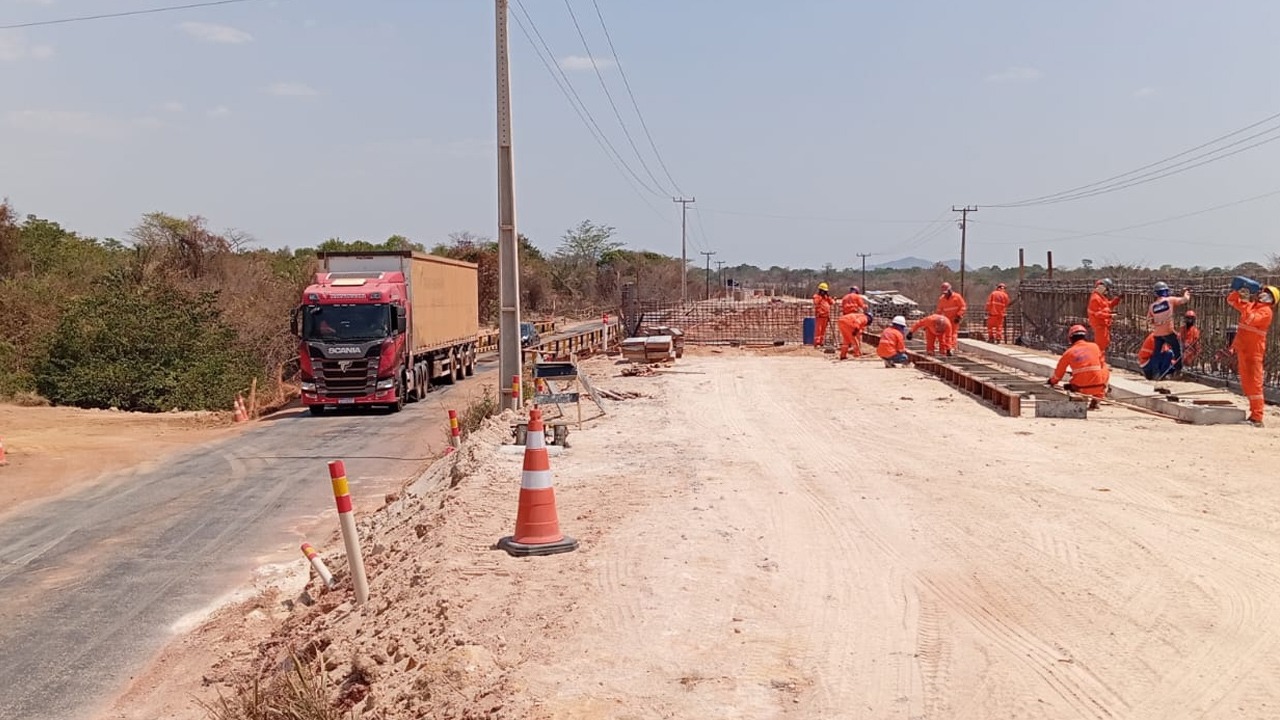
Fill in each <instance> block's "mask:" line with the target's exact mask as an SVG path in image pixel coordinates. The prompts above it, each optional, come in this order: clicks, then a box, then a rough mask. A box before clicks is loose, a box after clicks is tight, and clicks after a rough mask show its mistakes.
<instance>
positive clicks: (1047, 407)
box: [1036, 399, 1089, 420]
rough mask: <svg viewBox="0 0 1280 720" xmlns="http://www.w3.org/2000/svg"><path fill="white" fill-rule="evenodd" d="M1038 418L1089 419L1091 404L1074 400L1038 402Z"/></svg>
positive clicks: (1038, 400)
mask: <svg viewBox="0 0 1280 720" xmlns="http://www.w3.org/2000/svg"><path fill="white" fill-rule="evenodd" d="M1036 417H1047V418H1073V419H1074V418H1079V419H1080V420H1084V419H1086V418H1088V417H1089V403H1088V402H1075V401H1072V400H1040V399H1037V400H1036Z"/></svg>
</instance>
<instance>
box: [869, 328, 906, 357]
mask: <svg viewBox="0 0 1280 720" xmlns="http://www.w3.org/2000/svg"><path fill="white" fill-rule="evenodd" d="M906 352H907V339H906V338H905V337H903V335H902V331H901V330H899V329H898V328H896V327H893V326H890V327H887V328H885V329H884V332H882V333H880V344H879V345H877V346H876V355H879V356H880V357H881V358H883V359H885V360H888V359H889V358H892V357H894V356H896V355H901V354H904V353H906Z"/></svg>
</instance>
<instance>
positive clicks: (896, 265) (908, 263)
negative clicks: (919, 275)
mask: <svg viewBox="0 0 1280 720" xmlns="http://www.w3.org/2000/svg"><path fill="white" fill-rule="evenodd" d="M934 262H935V261H933V260H925V259H924V258H918V257H914V256H913V257H904V258H899V259H898V260H891V261H889V262H883V263H876V264H875V265H868V266H867V269H868V270H910V269H911V268H926V269H927V268H931V267H933V265H934ZM942 264H943V265H946V266H947V267H949V268H951V269H952V270H953V271H954V270H959V269H960V260H959V259H953V260H943V261H942ZM967 269H969V270H972V269H973V267H969V268H967Z"/></svg>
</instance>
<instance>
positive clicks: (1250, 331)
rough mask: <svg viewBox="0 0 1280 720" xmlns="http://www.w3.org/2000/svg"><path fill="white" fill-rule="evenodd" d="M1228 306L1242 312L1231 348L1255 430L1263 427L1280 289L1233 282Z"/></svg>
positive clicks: (1241, 279) (1252, 282)
mask: <svg viewBox="0 0 1280 720" xmlns="http://www.w3.org/2000/svg"><path fill="white" fill-rule="evenodd" d="M1242 290H1249V291H1252V292H1254V293H1256V295H1254V298H1253V300H1252V301H1249V300H1246V299H1245V298H1246V297H1248V296H1247V295H1245V294H1244V293H1242V292H1241V291H1242ZM1227 303H1228V304H1230V305H1231V307H1233V308H1235V309H1236V310H1237V311H1239V312H1240V323H1239V325H1238V327H1237V328H1236V339H1235V342H1233V343H1232V344H1231V347H1232V349H1233V350H1235V354H1236V362H1237V363H1238V364H1239V367H1240V389H1241V390H1243V391H1244V396H1245V397H1247V398H1249V417H1248V420H1249V422H1250V423H1251V424H1252V425H1253V426H1254V427H1262V408H1263V406H1264V405H1265V404H1266V398H1265V397H1264V396H1263V394H1262V377H1263V375H1262V356H1263V355H1264V354H1266V351H1267V330H1268V329H1269V328H1270V327H1271V319H1272V317H1273V315H1274V314H1275V307H1276V305H1277V304H1280V289H1278V288H1276V287H1274V286H1272V285H1267V286H1265V287H1264V286H1263V285H1262V284H1261V283H1259V282H1258V281H1256V280H1251V279H1249V278H1246V277H1236V278H1235V279H1233V280H1232V281H1231V293H1230V294H1229V295H1227Z"/></svg>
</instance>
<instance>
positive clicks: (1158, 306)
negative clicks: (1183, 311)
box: [1147, 282, 1191, 370]
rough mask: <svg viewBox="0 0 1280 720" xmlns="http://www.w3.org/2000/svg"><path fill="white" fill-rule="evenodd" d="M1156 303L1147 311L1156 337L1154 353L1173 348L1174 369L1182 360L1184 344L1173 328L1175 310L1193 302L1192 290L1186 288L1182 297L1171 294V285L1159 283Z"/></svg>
mask: <svg viewBox="0 0 1280 720" xmlns="http://www.w3.org/2000/svg"><path fill="white" fill-rule="evenodd" d="M1154 292H1155V296H1156V301H1155V302H1153V303H1151V307H1150V308H1148V309H1147V319H1148V320H1150V321H1151V334H1153V335H1155V336H1156V346H1155V350H1153V352H1154V353H1155V354H1156V355H1159V354H1160V352H1161V351H1162V350H1163V349H1164V347H1165V346H1166V345H1168V346H1169V347H1171V348H1173V358H1174V367H1173V368H1172V369H1173V370H1176V369H1177V364H1178V362H1179V361H1180V360H1181V359H1182V343H1181V342H1179V341H1178V332H1177V331H1176V330H1175V329H1174V327H1173V316H1174V310H1175V309H1176V308H1177V307H1178V306H1179V305H1185V304H1187V303H1188V302H1191V290H1190V289H1186V288H1184V289H1183V291H1182V295H1181V296H1171V295H1170V294H1169V284H1168V283H1166V282H1158V283H1156V284H1155V288H1154Z"/></svg>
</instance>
